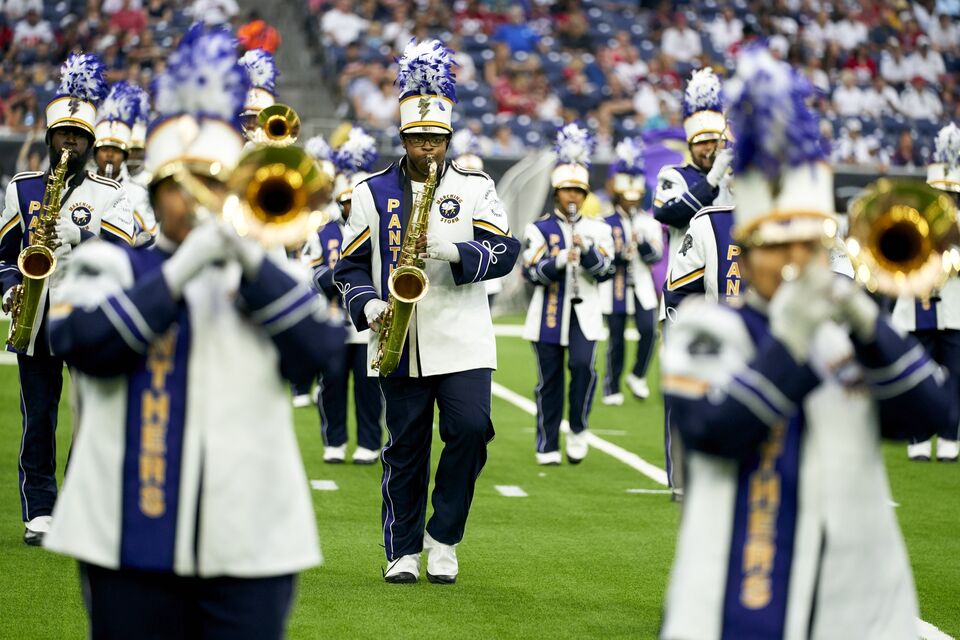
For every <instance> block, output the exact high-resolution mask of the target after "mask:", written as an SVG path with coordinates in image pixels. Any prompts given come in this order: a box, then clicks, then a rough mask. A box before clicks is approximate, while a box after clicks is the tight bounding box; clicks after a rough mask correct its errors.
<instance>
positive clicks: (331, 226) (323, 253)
mask: <svg viewBox="0 0 960 640" xmlns="http://www.w3.org/2000/svg"><path fill="white" fill-rule="evenodd" d="M328 213H329V214H330V216H331V217H332V220H331V222H328V223H327V224H325V225H324V226H323V227H322V228H321V229H320V230H319V231H317V232H316V233H314V234H312V235H311V236H310V237H309V238H308V239H307V244H306V245H304V247H303V253H302V255H301V260H302V261H303V263H304V264H306V265H307V266H308V267H309V268H310V271H311V272H312V276H311V277H312V279H313V284H314V287H315V288H316V289H317V291H318V292H319V293H320V294H321V295H323V296H324V297H325V298H326V299H327V300H328V301H330V304H333V305H336V306H337V307H342V306H343V300H342V299H341V298H340V292H339V291H338V290H337V287H336V285H335V284H334V283H333V269H334V267H336V266H337V262H338V261H339V260H340V252H341V251H342V250H343V234H344V231H346V227H347V224H346V222H344V220H343V216H341V215H340V210H339V207H338V206H337V205H336V203H334V204H333V205H332V206H331V207H330V208H328ZM344 326H345V327H346V329H347V344H367V343H369V342H370V334H371V333H372V332H371V331H370V329H366V330H364V331H357V329H356V327H354V326H353V321H352V320H351V319H350V317H349V316H347V315H346V314H344Z"/></svg>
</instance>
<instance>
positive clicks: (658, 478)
mask: <svg viewBox="0 0 960 640" xmlns="http://www.w3.org/2000/svg"><path fill="white" fill-rule="evenodd" d="M498 326H500V327H509V326H511V325H498ZM497 335H504V334H500V333H498V334H497ZM493 395H495V396H497V397H498V398H501V399H503V400H506V401H507V402H509V403H510V404H512V405H514V406H515V407H517V408H518V409H520V410H521V411H524V412H525V413H529V414H530V415H532V416H535V415H537V405H536V403H535V402H534V401H533V400H530V399H529V398H525V397H523V396H521V395H520V394H519V393H516V392H514V391H511V390H510V389H507V388H506V387H504V386H503V385H501V384H497V383H496V382H494V383H493ZM560 430H561V431H569V430H570V424H569V423H568V422H567V421H566V420H564V421H563V422H562V423H561V424H560ZM587 437H588V438H587V439H588V442H589V443H590V446H591V447H593V448H595V449H599V450H600V451H603V452H604V453H606V454H607V455H610V456H613V457H614V458H616V459H617V460H619V461H620V462H623V463H624V464H626V465H627V466H629V467H632V468H634V469H636V470H637V471H639V472H640V473H642V474H643V475H645V476H647V477H648V478H650V479H651V480H653V481H654V482H656V483H658V484H661V485H663V486H667V472H666V471H664V470H663V469H661V468H659V467H657V466H655V465H652V464H650V463H649V462H647V461H646V460H644V459H643V458H641V457H640V456H638V455H637V454H635V453H631V452H629V451H627V450H626V449H624V448H622V447H618V446H617V445H615V444H613V443H612V442H607V441H606V440H604V439H603V438H600V437H597V436H596V435H594V434H593V433H590V432H589V431H587ZM654 491H663V492H664V493H670V491H669V490H662V489H646V490H644V489H628V490H627V492H628V493H652V492H654ZM917 632H918V633H919V634H920V640H955V639H954V638H953V636H950V635H948V634H946V633H944V632H943V631H941V630H940V629H938V628H937V627H935V626H933V625H932V624H930V623H929V622H925V621H924V620H921V619H920V618H917Z"/></svg>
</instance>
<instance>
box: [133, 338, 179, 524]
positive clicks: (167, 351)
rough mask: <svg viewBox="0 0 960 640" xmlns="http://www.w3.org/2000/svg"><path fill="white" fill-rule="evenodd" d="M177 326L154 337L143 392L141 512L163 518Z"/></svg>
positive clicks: (140, 465) (150, 516)
mask: <svg viewBox="0 0 960 640" xmlns="http://www.w3.org/2000/svg"><path fill="white" fill-rule="evenodd" d="M176 343H177V329H176V327H175V326H174V327H171V328H170V330H169V331H167V333H165V334H164V335H163V336H161V337H160V338H158V339H157V340H154V341H153V342H152V343H151V344H150V347H149V349H148V350H147V363H146V366H147V372H148V373H149V374H150V388H149V389H145V390H144V391H143V393H142V394H141V395H140V459H139V463H140V464H139V469H140V473H139V477H140V512H141V513H143V515H145V516H147V517H148V518H159V517H161V516H163V515H164V514H165V513H166V512H167V498H166V484H167V457H166V454H167V426H168V425H169V424H170V393H169V391H168V390H167V378H168V377H169V376H170V374H171V373H173V365H174V362H173V358H174V350H175V348H176Z"/></svg>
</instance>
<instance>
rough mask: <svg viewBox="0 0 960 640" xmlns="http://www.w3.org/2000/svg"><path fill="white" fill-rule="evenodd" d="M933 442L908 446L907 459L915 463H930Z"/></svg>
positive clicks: (928, 441)
mask: <svg viewBox="0 0 960 640" xmlns="http://www.w3.org/2000/svg"><path fill="white" fill-rule="evenodd" d="M931 448H932V442H931V441H930V440H924V441H923V442H915V443H913V444H908V445H907V457H908V458H910V459H911V460H913V461H915V462H930V451H931Z"/></svg>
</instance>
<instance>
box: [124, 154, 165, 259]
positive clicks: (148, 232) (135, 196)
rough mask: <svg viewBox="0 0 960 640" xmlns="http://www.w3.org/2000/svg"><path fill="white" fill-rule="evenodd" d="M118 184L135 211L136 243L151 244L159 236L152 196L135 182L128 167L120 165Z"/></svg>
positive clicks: (134, 236)
mask: <svg viewBox="0 0 960 640" xmlns="http://www.w3.org/2000/svg"><path fill="white" fill-rule="evenodd" d="M118 182H119V183H120V185H121V186H122V187H123V190H124V191H125V192H126V194H127V200H129V201H130V208H131V209H132V211H133V222H134V235H133V238H134V242H133V244H134V245H136V246H140V245H144V244H149V243H150V242H152V240H153V238H154V236H156V235H157V218H156V216H155V215H154V213H153V207H152V206H151V205H150V194H149V192H148V191H147V189H146V187H144V186H143V185H141V184H139V183H137V182H135V181H134V180H133V179H132V178H131V177H130V172H129V171H127V165H126V164H122V165H120V175H119V180H118Z"/></svg>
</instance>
